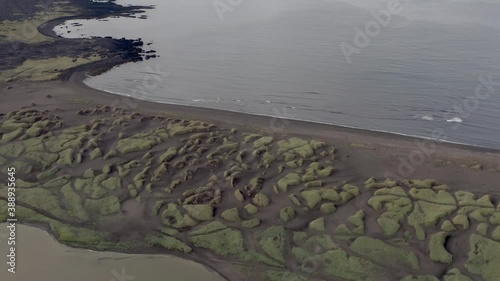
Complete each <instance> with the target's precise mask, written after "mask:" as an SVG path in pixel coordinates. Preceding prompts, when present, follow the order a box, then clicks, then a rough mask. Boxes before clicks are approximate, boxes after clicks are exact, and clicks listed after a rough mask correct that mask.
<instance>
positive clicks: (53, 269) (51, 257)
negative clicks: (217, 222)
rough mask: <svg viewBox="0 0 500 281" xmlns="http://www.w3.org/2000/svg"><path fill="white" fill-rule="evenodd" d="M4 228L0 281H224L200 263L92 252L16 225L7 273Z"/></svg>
mask: <svg viewBox="0 0 500 281" xmlns="http://www.w3.org/2000/svg"><path fill="white" fill-rule="evenodd" d="M6 233H7V228H6V224H0V264H1V265H0V280H8V281H32V280H36V281H63V280H64V281H69V280H71V281H89V280H92V281H134V280H135V281H138V280H140V281H180V280H182V281H199V280H204V281H224V279H223V278H222V277H220V276H219V275H218V274H217V273H215V272H213V271H210V270H209V269H207V268H205V267H203V266H202V265H200V264H197V263H194V262H191V261H188V260H183V259H180V258H177V257H173V256H162V255H137V254H121V253H110V252H94V251H90V250H84V249H73V248H69V247H66V246H64V245H62V244H59V243H58V242H57V241H55V240H54V239H53V238H52V237H51V236H50V235H49V234H48V233H47V232H45V231H44V230H42V229H39V228H35V227H30V226H23V225H17V229H16V250H17V251H16V273H15V274H12V273H9V272H8V271H7V268H8V267H7V264H6V259H7V257H6V256H7V249H8V247H10V246H9V245H8V244H7V236H6Z"/></svg>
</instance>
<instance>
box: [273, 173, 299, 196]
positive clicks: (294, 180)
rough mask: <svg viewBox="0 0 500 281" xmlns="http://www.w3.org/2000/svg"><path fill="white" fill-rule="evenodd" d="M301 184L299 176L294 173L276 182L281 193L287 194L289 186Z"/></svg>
mask: <svg viewBox="0 0 500 281" xmlns="http://www.w3.org/2000/svg"><path fill="white" fill-rule="evenodd" d="M300 183H301V179H300V176H299V175H298V174H296V173H289V174H287V175H286V176H285V177H283V178H282V179H280V180H279V181H278V187H279V188H280V190H281V191H282V192H287V191H288V187H289V186H296V185H299V184H300Z"/></svg>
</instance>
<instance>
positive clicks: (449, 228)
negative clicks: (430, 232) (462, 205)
mask: <svg viewBox="0 0 500 281" xmlns="http://www.w3.org/2000/svg"><path fill="white" fill-rule="evenodd" d="M441 230H442V231H446V232H453V231H456V230H457V228H456V227H455V226H454V225H453V223H452V222H451V221H449V220H445V221H444V222H443V224H442V225H441Z"/></svg>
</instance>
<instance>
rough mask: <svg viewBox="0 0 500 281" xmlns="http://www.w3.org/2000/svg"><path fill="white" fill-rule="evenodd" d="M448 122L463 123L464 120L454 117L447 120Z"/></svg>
mask: <svg viewBox="0 0 500 281" xmlns="http://www.w3.org/2000/svg"><path fill="white" fill-rule="evenodd" d="M446 122H450V123H462V122H464V120H462V118H460V117H453V118H450V119H447V120H446Z"/></svg>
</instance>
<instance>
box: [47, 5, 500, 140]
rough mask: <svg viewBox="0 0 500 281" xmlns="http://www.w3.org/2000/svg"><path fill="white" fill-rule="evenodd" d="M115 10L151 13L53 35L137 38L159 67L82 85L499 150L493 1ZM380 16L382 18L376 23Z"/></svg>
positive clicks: (69, 25)
mask: <svg viewBox="0 0 500 281" xmlns="http://www.w3.org/2000/svg"><path fill="white" fill-rule="evenodd" d="M117 2H118V3H120V4H124V5H128V4H139V5H155V9H153V10H148V11H146V13H145V14H144V15H145V16H147V19H140V18H139V17H137V18H109V19H101V20H76V21H69V22H66V23H64V24H63V25H61V26H57V27H56V28H55V31H56V32H58V33H59V34H60V35H62V36H65V37H88V36H113V37H126V38H142V40H143V41H144V42H145V43H152V44H151V45H146V46H145V49H147V50H155V51H156V53H155V54H157V55H159V57H157V58H154V59H150V60H147V61H144V62H140V63H130V64H125V65H122V66H119V67H116V68H114V69H113V70H112V71H109V72H107V73H105V74H103V75H100V76H98V77H94V78H90V79H88V80H86V83H87V84H88V85H90V86H92V87H95V88H98V89H102V90H105V91H109V92H113V93H117V94H120V95H122V96H133V97H136V98H140V99H146V100H152V101H157V102H162V103H171V104H183V105H191V106H199V107H209V108H217V109H223V110H231V111H237V112H245V113H252V114H259V115H269V116H276V117H279V118H290V119H300V120H309V121H315V122H321V123H330V124H336V125H342V126H349V127H357V128H363V129H369V130H377V131H388V132H393V133H397V134H405V135H413V136H421V137H436V133H435V132H440V133H439V134H440V139H442V140H446V141H449V142H457V143H465V144H470V145H475V146H482V147H490V148H498V149H500V52H499V51H498V49H499V46H500V17H499V16H498V15H499V14H500V1H497V0H405V1H400V2H396V4H395V2H394V1H380V0H215V1H214V0H119V1H117ZM397 3H399V4H397ZM216 7H218V8H216ZM380 14H383V15H387V14H389V15H390V17H389V16H385V17H382V16H381V17H379V18H380V19H382V20H380V23H377V22H376V20H375V18H376V16H374V15H380ZM366 28H368V30H367V29H366ZM361 32H362V33H361ZM368 33H369V34H368ZM363 39H365V40H363ZM366 39H367V40H366ZM481 81H483V82H481ZM115 105H117V106H122V107H131V108H133V107H134V106H135V104H134V103H133V101H131V100H129V99H127V98H124V97H118V96H117V101H116V103H115Z"/></svg>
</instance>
